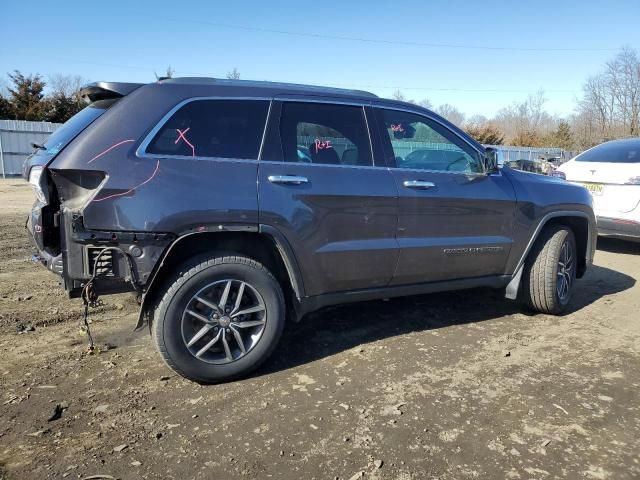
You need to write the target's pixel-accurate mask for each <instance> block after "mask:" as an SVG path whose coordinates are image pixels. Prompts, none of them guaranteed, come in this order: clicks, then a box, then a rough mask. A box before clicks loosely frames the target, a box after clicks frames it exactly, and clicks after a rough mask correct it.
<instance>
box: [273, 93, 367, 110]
mask: <svg viewBox="0 0 640 480" xmlns="http://www.w3.org/2000/svg"><path fill="white" fill-rule="evenodd" d="M273 99H274V100H275V101H277V102H299V103H326V104H328V105H331V104H335V105H352V106H354V107H370V106H371V105H372V101H371V100H369V101H362V100H339V99H333V98H331V97H327V98H317V97H315V98H313V97H312V98H306V97H304V96H299V97H297V96H291V95H275V96H274V97H273Z"/></svg>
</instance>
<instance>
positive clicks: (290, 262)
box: [134, 225, 304, 330]
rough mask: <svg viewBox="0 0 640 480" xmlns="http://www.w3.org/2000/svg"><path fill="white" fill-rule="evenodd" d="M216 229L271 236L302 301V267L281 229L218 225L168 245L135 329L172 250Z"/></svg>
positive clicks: (144, 295) (143, 315) (293, 286)
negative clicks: (188, 239) (190, 238)
mask: <svg viewBox="0 0 640 480" xmlns="http://www.w3.org/2000/svg"><path fill="white" fill-rule="evenodd" d="M215 231H220V232H225V231H227V232H229V231H236V232H237V231H243V232H249V231H253V232H256V233H263V234H265V235H267V236H269V237H270V238H271V240H272V241H273V243H274V245H275V247H276V250H277V252H278V254H279V255H280V258H281V259H282V262H283V264H284V266H285V269H286V271H287V275H288V277H289V281H290V282H291V287H292V289H293V292H294V294H295V296H296V298H297V300H298V302H300V300H301V299H302V297H304V285H303V283H302V275H301V274H300V269H299V267H298V263H297V261H296V259H295V256H294V254H293V252H292V250H291V247H290V246H289V243H288V242H287V240H286V238H285V237H284V235H282V234H281V233H280V231H279V230H277V229H276V228H274V227H271V226H269V225H260V226H259V228H256V227H255V226H251V227H243V226H241V227H239V226H238V225H218V226H217V230H204V231H198V232H189V233H185V234H184V235H180V236H179V237H178V238H177V239H176V240H175V241H173V242H172V243H171V244H170V245H169V246H168V247H167V249H166V250H165V251H164V253H163V254H162V257H161V258H160V260H159V261H158V262H157V264H156V268H155V269H154V271H153V272H152V274H151V276H150V278H149V281H148V282H147V284H146V286H145V291H144V294H143V295H142V299H141V301H140V310H139V312H138V322H137V323H136V326H135V329H134V330H139V329H140V328H142V327H143V326H144V324H145V322H146V318H145V317H146V316H145V313H146V310H147V307H148V306H149V298H150V295H149V293H150V292H152V291H153V289H154V288H155V287H156V286H157V278H158V274H159V272H160V271H161V270H162V268H163V267H164V265H165V262H166V260H167V258H168V257H169V255H170V254H171V252H172V251H173V250H174V249H175V248H176V246H178V245H179V244H180V243H181V242H182V241H183V240H185V239H186V238H189V237H191V236H193V235H201V234H203V233H212V232H215Z"/></svg>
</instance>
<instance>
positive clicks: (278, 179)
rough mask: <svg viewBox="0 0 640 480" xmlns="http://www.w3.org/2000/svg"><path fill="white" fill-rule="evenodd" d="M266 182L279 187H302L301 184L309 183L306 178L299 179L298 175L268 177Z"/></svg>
mask: <svg viewBox="0 0 640 480" xmlns="http://www.w3.org/2000/svg"><path fill="white" fill-rule="evenodd" d="M267 180H269V181H270V182H271V183H277V184H281V185H302V184H303V183H309V180H308V179H307V177H300V176H298V175H269V176H268V177H267Z"/></svg>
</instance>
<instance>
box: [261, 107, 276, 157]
mask: <svg viewBox="0 0 640 480" xmlns="http://www.w3.org/2000/svg"><path fill="white" fill-rule="evenodd" d="M272 106H273V100H269V108H268V109H267V118H266V120H265V121H264V128H263V129H262V140H260V148H259V149H258V158H257V161H260V159H261V158H262V150H263V149H264V142H265V139H266V138H267V128H268V127H269V121H270V120H271V107H272Z"/></svg>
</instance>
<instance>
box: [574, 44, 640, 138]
mask: <svg viewBox="0 0 640 480" xmlns="http://www.w3.org/2000/svg"><path fill="white" fill-rule="evenodd" d="M582 91H583V95H582V99H581V100H580V101H579V103H578V107H577V114H576V116H575V117H574V123H575V125H574V132H576V133H577V139H578V143H579V144H581V145H583V146H585V147H588V146H591V145H595V144H597V143H600V142H602V141H605V140H608V139H612V138H618V137H624V136H637V135H640V59H639V57H638V52H637V51H636V50H634V49H632V48H630V47H625V48H623V49H622V50H621V51H620V53H618V55H616V56H615V57H614V58H613V59H612V60H610V61H609V62H607V64H606V66H605V68H604V70H603V71H602V72H601V73H599V74H597V75H594V76H592V77H589V78H588V79H587V81H586V82H585V84H584V86H583V88H582Z"/></svg>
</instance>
